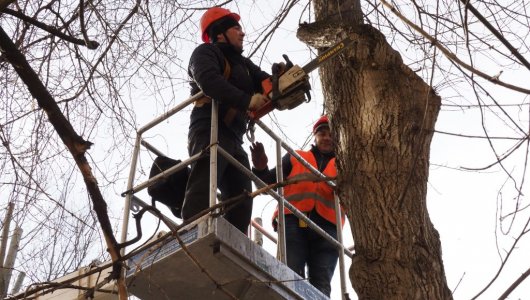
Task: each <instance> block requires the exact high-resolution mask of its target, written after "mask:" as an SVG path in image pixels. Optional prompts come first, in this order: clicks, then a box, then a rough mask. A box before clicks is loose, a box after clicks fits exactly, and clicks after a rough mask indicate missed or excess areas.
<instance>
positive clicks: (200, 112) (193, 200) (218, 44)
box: [182, 7, 270, 233]
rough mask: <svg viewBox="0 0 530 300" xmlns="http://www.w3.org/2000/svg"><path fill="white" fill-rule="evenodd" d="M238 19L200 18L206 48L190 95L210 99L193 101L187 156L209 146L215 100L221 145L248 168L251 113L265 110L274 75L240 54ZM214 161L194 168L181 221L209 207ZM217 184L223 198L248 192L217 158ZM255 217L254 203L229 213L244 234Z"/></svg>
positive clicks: (197, 56)
mask: <svg viewBox="0 0 530 300" xmlns="http://www.w3.org/2000/svg"><path fill="white" fill-rule="evenodd" d="M239 20H240V16H239V15H238V14H236V13H233V12H231V11H229V10H227V9H224V8H221V7H213V8H210V9H209V10H207V11H206V12H205V13H204V15H203V16H202V19H201V35H202V40H203V41H204V44H201V45H199V46H198V47H197V48H196V49H195V50H194V51H193V54H192V55H191V58H190V62H189V68H188V73H189V75H190V77H191V79H192V80H191V94H192V95H194V94H196V93H198V92H199V91H200V90H202V91H203V92H204V94H205V95H206V96H205V97H203V98H202V99H199V100H198V101H196V102H195V106H194V108H193V110H192V112H191V117H190V127H189V133H188V152H189V155H190V156H192V155H195V154H197V153H199V152H201V151H202V150H204V149H206V148H207V147H208V146H209V145H210V126H211V111H212V106H211V99H215V100H216V101H218V103H219V115H218V117H219V118H218V120H219V124H218V140H219V145H220V146H221V147H222V148H223V149H224V150H226V151H227V152H228V153H229V154H230V155H231V156H232V157H234V158H235V159H236V160H237V161H239V162H240V163H241V164H242V165H244V166H246V167H247V168H250V163H249V159H248V155H247V153H246V152H245V150H244V149H243V147H242V143H243V135H244V133H245V131H246V125H247V122H248V116H247V114H248V111H255V110H256V109H257V108H259V107H261V106H263V104H264V103H265V102H266V101H267V98H266V97H265V96H263V95H262V94H261V93H260V92H261V82H262V81H263V80H264V79H265V78H268V77H269V76H270V75H269V74H268V73H266V72H264V71H262V70H261V69H260V68H259V67H258V66H256V65H255V64H254V63H252V61H250V59H248V58H246V57H244V56H242V52H243V38H244V37H245V33H244V32H243V29H242V28H241V25H240V24H239ZM209 170H210V159H209V157H207V156H205V157H202V158H201V159H199V160H198V161H196V162H194V163H193V164H192V165H191V172H190V176H189V179H188V183H187V188H186V194H185V199H184V203H183V207H182V217H183V220H184V221H185V220H187V219H189V218H191V217H192V216H194V215H196V214H197V213H199V212H201V211H202V210H204V209H206V208H208V206H209V201H208V199H209V190H210V189H209V180H210V177H209ZM217 185H218V188H219V190H220V191H221V195H222V199H221V201H222V200H223V199H229V198H232V197H234V196H238V195H240V194H242V193H244V192H245V191H246V192H250V191H251V188H252V184H251V181H250V178H248V177H247V176H245V175H244V174H243V173H242V172H240V171H239V170H238V169H237V168H235V167H234V166H232V165H231V164H230V163H229V162H228V161H227V160H226V159H225V158H224V157H222V156H221V155H219V156H218V161H217ZM251 213H252V201H244V202H241V203H239V204H237V205H235V206H234V207H231V208H230V209H228V210H227V211H226V212H225V215H224V217H225V219H227V220H228V221H229V222H230V223H231V224H232V225H234V226H235V227H236V228H237V229H239V230H240V231H242V232H243V233H246V232H247V229H248V225H249V224H250V218H251Z"/></svg>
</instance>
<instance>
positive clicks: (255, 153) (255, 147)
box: [250, 142, 269, 171]
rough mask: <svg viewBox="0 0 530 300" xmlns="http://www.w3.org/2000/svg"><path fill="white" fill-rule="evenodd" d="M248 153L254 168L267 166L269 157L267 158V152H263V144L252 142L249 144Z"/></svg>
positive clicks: (260, 168)
mask: <svg viewBox="0 0 530 300" xmlns="http://www.w3.org/2000/svg"><path fill="white" fill-rule="evenodd" d="M250 153H251V156H252V165H254V168H255V169H256V170H258V171H262V170H265V169H266V168H267V163H268V162H269V159H268V158H267V154H265V149H264V148H263V144H262V143H260V142H255V143H252V145H250Z"/></svg>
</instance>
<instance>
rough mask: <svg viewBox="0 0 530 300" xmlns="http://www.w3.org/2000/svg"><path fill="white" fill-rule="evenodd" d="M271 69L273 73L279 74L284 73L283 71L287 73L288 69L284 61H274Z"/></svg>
mask: <svg viewBox="0 0 530 300" xmlns="http://www.w3.org/2000/svg"><path fill="white" fill-rule="evenodd" d="M271 69H272V70H271V71H272V74H278V75H282V74H283V73H285V71H287V67H286V66H285V63H284V62H279V63H273V64H272V68H271Z"/></svg>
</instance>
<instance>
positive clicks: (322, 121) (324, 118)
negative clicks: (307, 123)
mask: <svg viewBox="0 0 530 300" xmlns="http://www.w3.org/2000/svg"><path fill="white" fill-rule="evenodd" d="M324 126H327V127H329V120H328V116H326V115H323V116H322V117H320V119H318V121H316V123H315V125H313V134H315V133H317V131H318V130H319V129H320V128H322V127H324Z"/></svg>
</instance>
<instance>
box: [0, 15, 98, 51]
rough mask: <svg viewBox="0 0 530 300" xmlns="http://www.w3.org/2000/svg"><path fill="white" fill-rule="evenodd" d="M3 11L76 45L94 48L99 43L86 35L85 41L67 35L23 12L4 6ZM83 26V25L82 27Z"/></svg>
mask: <svg viewBox="0 0 530 300" xmlns="http://www.w3.org/2000/svg"><path fill="white" fill-rule="evenodd" d="M3 12H4V13H6V14H8V15H12V16H13V17H16V18H19V19H21V20H22V21H24V22H27V23H29V24H31V25H34V26H36V27H38V28H40V29H42V30H44V31H46V32H48V33H50V34H52V35H55V36H57V37H58V38H61V39H63V40H65V41H68V42H70V43H73V44H76V45H81V46H86V47H87V48H88V49H96V48H97V47H99V43H98V42H96V41H91V40H89V39H88V37H86V42H85V40H81V39H77V38H75V37H73V36H70V35H67V34H65V33H63V32H61V31H59V30H58V29H57V28H55V27H53V26H50V25H47V24H44V23H42V22H39V21H37V20H35V19H33V18H31V17H29V16H26V15H25V14H23V13H21V12H19V11H15V10H12V9H9V8H6V9H4V11H3ZM82 28H84V26H83V27H82Z"/></svg>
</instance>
